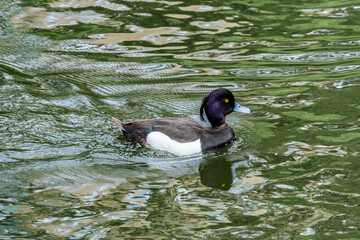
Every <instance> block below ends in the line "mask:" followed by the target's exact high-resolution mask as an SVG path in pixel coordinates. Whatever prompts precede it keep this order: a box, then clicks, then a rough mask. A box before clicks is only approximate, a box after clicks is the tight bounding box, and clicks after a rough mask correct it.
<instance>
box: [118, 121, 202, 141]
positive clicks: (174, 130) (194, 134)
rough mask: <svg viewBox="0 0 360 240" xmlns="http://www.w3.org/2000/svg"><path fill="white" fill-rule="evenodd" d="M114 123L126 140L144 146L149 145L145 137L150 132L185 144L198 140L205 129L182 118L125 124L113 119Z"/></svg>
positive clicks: (194, 122) (199, 124)
mask: <svg viewBox="0 0 360 240" xmlns="http://www.w3.org/2000/svg"><path fill="white" fill-rule="evenodd" d="M114 122H115V124H116V125H118V126H119V127H120V128H121V130H122V131H123V133H124V135H125V137H126V138H128V139H129V140H132V141H136V142H140V143H142V144H143V145H145V146H148V145H149V144H148V143H147V142H146V137H147V135H148V134H149V133H151V132H161V133H163V134H165V135H166V136H168V137H169V138H171V139H173V140H175V141H177V142H180V143H185V142H193V141H196V140H198V139H200V138H201V136H202V135H203V134H204V132H205V129H206V128H207V127H206V126H204V125H202V124H201V123H198V122H196V121H194V120H191V119H184V118H159V119H151V120H137V121H133V122H127V123H122V122H121V121H120V120H118V119H114Z"/></svg>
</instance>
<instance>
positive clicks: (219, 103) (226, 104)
mask: <svg viewBox="0 0 360 240" xmlns="http://www.w3.org/2000/svg"><path fill="white" fill-rule="evenodd" d="M204 111H205V114H206V116H207V118H208V120H209V122H210V123H211V125H212V126H213V127H216V126H220V125H222V124H223V123H225V116H226V115H228V114H230V113H232V112H233V111H236V112H242V113H251V110H250V109H248V108H245V107H242V106H240V105H239V104H237V103H236V102H235V98H234V95H233V94H232V93H231V92H230V91H229V90H228V89H225V88H218V89H215V90H213V91H211V92H210V93H209V94H207V95H206V96H205V97H204V98H203V101H202V104H201V107H200V118H201V120H203V121H204Z"/></svg>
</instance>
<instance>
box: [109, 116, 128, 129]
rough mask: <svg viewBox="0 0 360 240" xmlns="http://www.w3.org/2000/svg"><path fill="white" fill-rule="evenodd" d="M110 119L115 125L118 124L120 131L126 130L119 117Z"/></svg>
mask: <svg viewBox="0 0 360 240" xmlns="http://www.w3.org/2000/svg"><path fill="white" fill-rule="evenodd" d="M112 120H113V121H114V123H115V124H116V126H118V127H119V128H120V129H121V130H122V131H126V130H125V128H124V126H123V123H122V122H121V121H120V120H119V119H117V118H114V117H113V118H112Z"/></svg>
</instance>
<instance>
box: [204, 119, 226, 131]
mask: <svg viewBox="0 0 360 240" xmlns="http://www.w3.org/2000/svg"><path fill="white" fill-rule="evenodd" d="M208 120H209V122H210V124H211V127H212V128H214V129H216V128H220V127H221V126H223V125H225V124H226V122H225V116H222V117H210V118H209V117H208Z"/></svg>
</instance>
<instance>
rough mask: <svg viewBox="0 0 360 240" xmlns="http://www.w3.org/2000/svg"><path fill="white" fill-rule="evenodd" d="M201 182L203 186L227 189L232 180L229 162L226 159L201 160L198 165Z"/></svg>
mask: <svg viewBox="0 0 360 240" xmlns="http://www.w3.org/2000/svg"><path fill="white" fill-rule="evenodd" d="M199 174H200V180H201V183H202V184H204V185H205V186H208V187H212V188H218V189H223V190H229V189H230V188H231V184H232V182H233V173H232V170H231V162H228V161H226V159H222V158H220V159H211V160H205V161H203V162H201V164H200V166H199Z"/></svg>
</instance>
